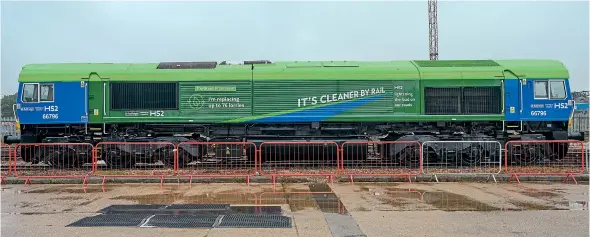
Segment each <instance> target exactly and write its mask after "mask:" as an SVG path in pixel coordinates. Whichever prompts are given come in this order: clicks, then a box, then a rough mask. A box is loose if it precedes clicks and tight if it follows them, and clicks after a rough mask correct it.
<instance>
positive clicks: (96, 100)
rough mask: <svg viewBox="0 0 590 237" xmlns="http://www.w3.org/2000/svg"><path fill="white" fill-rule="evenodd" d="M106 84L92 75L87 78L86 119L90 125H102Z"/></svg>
mask: <svg viewBox="0 0 590 237" xmlns="http://www.w3.org/2000/svg"><path fill="white" fill-rule="evenodd" d="M105 90H106V82H105V80H104V79H103V78H101V77H100V76H99V75H97V74H95V73H93V74H91V75H90V76H89V78H88V110H87V112H88V117H89V121H90V123H91V124H101V123H103V116H104V115H105V113H106V112H105V109H106V105H105V94H106V93H105V92H106V91H105Z"/></svg>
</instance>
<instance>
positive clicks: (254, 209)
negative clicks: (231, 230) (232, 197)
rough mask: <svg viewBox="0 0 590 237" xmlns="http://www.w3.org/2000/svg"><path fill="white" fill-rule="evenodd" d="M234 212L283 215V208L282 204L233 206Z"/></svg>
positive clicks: (232, 210)
mask: <svg viewBox="0 0 590 237" xmlns="http://www.w3.org/2000/svg"><path fill="white" fill-rule="evenodd" d="M230 209H231V212H232V213H233V214H271V215H281V214H282V213H283V210H282V209H281V206H232V207H231V208H230Z"/></svg>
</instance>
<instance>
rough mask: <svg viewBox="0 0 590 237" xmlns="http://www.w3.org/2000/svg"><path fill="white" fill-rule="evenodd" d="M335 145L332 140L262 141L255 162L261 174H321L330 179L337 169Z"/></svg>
mask: <svg viewBox="0 0 590 237" xmlns="http://www.w3.org/2000/svg"><path fill="white" fill-rule="evenodd" d="M338 148H339V147H338V144H337V143H336V142H332V141H310V142H295V141H287V142H263V143H262V144H261V145H260V149H259V155H258V162H259V163H258V164H259V169H260V173H261V174H262V175H269V176H271V177H272V181H273V183H276V178H277V177H278V176H324V177H328V179H329V181H330V182H332V181H333V178H334V176H335V175H336V174H337V172H338V168H339V165H338V164H339V152H338V150H339V149H338Z"/></svg>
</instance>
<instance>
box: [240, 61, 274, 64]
mask: <svg viewBox="0 0 590 237" xmlns="http://www.w3.org/2000/svg"><path fill="white" fill-rule="evenodd" d="M244 64H271V62H270V61H268V60H253V61H244Z"/></svg>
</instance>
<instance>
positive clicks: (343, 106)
mask: <svg viewBox="0 0 590 237" xmlns="http://www.w3.org/2000/svg"><path fill="white" fill-rule="evenodd" d="M385 95H387V94H381V95H376V96H373V97H367V98H363V99H358V100H353V101H346V102H342V103H338V104H333V105H327V106H324V107H319V108H313V109H306V110H301V111H296V112H292V113H287V114H281V115H276V116H272V117H266V118H260V119H254V120H250V121H248V122H254V123H297V122H320V121H322V120H324V119H326V118H329V117H332V116H334V115H337V114H340V113H342V112H345V111H347V110H351V109H354V108H356V107H359V106H361V105H364V104H366V103H369V102H371V101H375V100H377V99H380V98H382V97H384V96H385Z"/></svg>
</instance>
